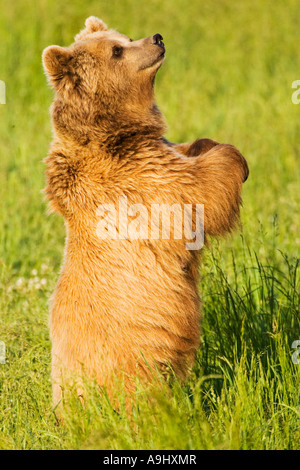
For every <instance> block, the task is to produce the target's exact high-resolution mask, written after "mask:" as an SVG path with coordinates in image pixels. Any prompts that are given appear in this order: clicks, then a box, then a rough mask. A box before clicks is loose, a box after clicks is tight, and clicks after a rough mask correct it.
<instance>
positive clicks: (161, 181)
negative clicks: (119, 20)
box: [43, 17, 248, 404]
mask: <svg viewBox="0 0 300 470" xmlns="http://www.w3.org/2000/svg"><path fill="white" fill-rule="evenodd" d="M121 48H122V49H121ZM162 52H163V44H162V43H160V44H157V43H155V40H154V39H153V37H150V38H146V39H142V40H139V41H133V42H132V41H130V40H129V39H128V38H127V37H126V36H124V35H121V34H119V33H117V32H115V31H112V30H108V29H107V27H106V25H105V24H104V23H103V22H102V21H101V20H98V19H97V18H94V17H91V18H89V19H88V20H87V21H86V28H85V29H84V30H83V31H82V32H81V33H80V34H79V35H77V36H76V38H75V43H74V44H73V45H71V46H70V47H68V48H62V47H59V46H50V47H48V48H47V49H45V51H44V53H43V64H44V68H45V71H46V74H47V77H48V79H49V82H50V84H51V85H52V86H53V87H54V89H55V91H56V96H55V101H54V104H53V105H52V123H53V128H54V139H53V142H52V145H51V148H50V152H49V156H48V157H47V159H46V164H47V188H46V189H45V192H46V194H47V198H48V200H49V201H50V206H51V209H52V210H53V211H57V212H59V213H60V214H61V215H62V216H63V217H64V219H65V222H66V229H67V239H66V248H65V259H64V263H63V267H62V270H61V273H60V277H59V281H58V284H57V287H56V290H55V293H54V295H53V297H52V302H51V319H50V331H51V340H52V380H53V400H54V404H56V403H58V402H59V400H61V397H62V393H61V390H62V387H63V382H64V380H66V381H67V380H68V376H69V375H72V374H75V375H76V374H77V375H79V376H80V374H81V372H82V370H83V371H84V372H85V373H87V374H88V376H93V377H95V378H96V379H97V381H98V382H99V383H100V384H101V385H107V386H108V387H109V386H110V384H111V379H112V377H113V375H114V374H120V373H121V372H124V373H125V374H126V375H128V377H129V376H130V377H131V376H133V377H136V376H139V377H149V375H150V371H149V369H148V366H147V365H146V363H147V364H148V365H149V366H150V367H157V368H158V369H159V370H161V371H164V370H165V369H166V368H168V366H171V368H172V369H173V371H174V372H175V374H177V375H178V376H179V377H182V378H184V377H185V376H186V374H187V373H188V371H189V370H190V368H191V367H192V365H193V363H194V358H195V353H196V351H197V348H198V346H199V338H200V305H199V297H198V294H197V282H198V264H199V253H198V252H195V251H188V250H186V247H185V240H184V239H183V240H175V239H171V240H162V239H159V240H142V239H141V240H129V239H124V240H100V239H99V238H98V237H97V235H96V227H97V222H98V220H99V218H98V217H97V215H96V210H97V207H98V206H99V205H100V204H103V203H114V204H116V205H117V204H118V197H119V196H120V195H122V194H123V195H126V196H127V198H128V204H133V203H143V204H144V205H145V206H146V207H147V208H150V205H151V204H153V203H158V204H161V203H166V204H173V203H180V204H184V203H186V204H204V206H205V233H206V235H211V236H219V235H224V234H225V233H226V232H229V231H231V230H232V229H233V228H234V227H235V225H236V223H237V222H238V220H239V206H240V204H241V197H240V194H241V187H242V183H243V182H244V181H245V179H246V178H247V176H248V168H247V163H246V161H245V159H244V157H243V156H242V155H241V154H240V153H239V151H238V150H237V149H236V148H235V147H233V146H231V145H226V144H218V143H217V142H215V141H212V140H210V139H199V140H196V141H195V142H194V143H193V144H191V145H190V144H179V145H176V144H172V143H170V142H168V141H167V140H166V139H164V138H163V133H164V131H165V124H164V121H163V118H162V116H161V113H160V111H159V110H158V108H157V106H156V105H155V101H154V93H153V83H154V77H155V74H156V72H157V70H158V68H159V66H160V65H161V63H162V61H163V56H162V55H161V54H162ZM63 370H64V371H65V373H66V374H67V375H65V376H63V372H62V371H63Z"/></svg>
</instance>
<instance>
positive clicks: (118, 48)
mask: <svg viewBox="0 0 300 470" xmlns="http://www.w3.org/2000/svg"><path fill="white" fill-rule="evenodd" d="M112 51H113V56H114V57H121V55H122V54H123V47H121V46H114V47H113V49H112Z"/></svg>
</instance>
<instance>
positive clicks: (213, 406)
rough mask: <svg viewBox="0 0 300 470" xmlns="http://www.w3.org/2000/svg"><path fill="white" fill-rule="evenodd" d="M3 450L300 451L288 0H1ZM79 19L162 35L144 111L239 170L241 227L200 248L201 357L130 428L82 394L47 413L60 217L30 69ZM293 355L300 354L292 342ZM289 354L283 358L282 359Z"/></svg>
mask: <svg viewBox="0 0 300 470" xmlns="http://www.w3.org/2000/svg"><path fill="white" fill-rule="evenodd" d="M0 7H1V16H0V42H1V48H0V80H3V81H4V82H5V83H6V104H5V105H0V142H1V146H0V153H1V154H0V199H1V205H0V240H1V241H0V340H1V341H3V342H4V343H5V345H6V363H5V364H0V448H1V449H299V448H300V354H299V364H297V363H296V362H297V361H295V360H294V361H293V360H292V358H293V357H294V359H295V358H296V359H297V358H298V355H297V351H295V349H293V348H292V344H293V342H294V341H296V340H300V295H299V294H300V292H299V291H300V290H299V248H300V234H299V227H300V215H299V204H300V172H299V165H300V144H299V136H300V105H296V104H293V103H292V100H291V96H292V93H293V91H295V90H292V88H291V86H292V82H293V81H294V80H297V79H300V57H299V43H300V29H299V25H298V17H299V4H298V1H297V0H285V1H283V0H278V1H276V2H274V1H273V0H264V1H263V2H261V1H260V0H244V1H243V2H238V1H232V0H216V1H213V0H208V1H205V2H204V1H201V0H190V1H188V2H186V1H184V0H173V1H171V0H166V1H164V2H162V1H161V0H149V1H147V2H141V1H136V0H122V2H121V1H118V0H107V1H105V0H97V1H96V0H90V1H88V2H87V1H82V0H80V1H79V0H73V1H72V2H71V1H66V2H62V3H61V2H57V1H54V0H40V1H34V0H33V1H31V2H25V0H15V1H8V0H7V1H6V0H0ZM89 15H96V16H99V17H101V18H103V19H104V21H105V22H106V23H108V24H109V26H111V27H113V28H115V29H117V30H119V31H121V32H124V33H125V34H127V35H128V36H130V37H133V38H135V39H137V38H139V37H146V36H149V35H151V34H154V33H157V32H159V33H161V34H162V35H163V37H164V42H165V44H166V47H167V59H166V61H165V63H164V65H163V67H162V69H161V70H160V71H159V73H158V76H157V80H156V97H157V103H158V105H159V107H160V108H161V110H162V111H163V113H164V114H165V117H166V119H167V122H168V125H169V131H168V134H167V138H169V139H170V140H173V141H176V142H180V141H181V142H183V141H188V140H193V139H195V138H196V137H210V138H212V139H215V140H218V141H220V142H228V143H232V144H234V145H236V146H237V147H238V148H239V149H240V151H241V152H242V153H243V154H244V155H245V157H246V158H247V160H248V162H249V167H250V177H249V180H248V181H247V183H246V184H245V185H244V190H243V200H244V207H243V210H242V222H243V231H242V233H236V234H235V235H234V236H233V237H232V238H228V239H226V240H222V241H214V242H213V243H212V245H211V247H210V249H209V250H206V251H205V255H204V262H203V267H202V278H201V283H200V286H199V288H200V290H201V296H202V299H203V303H204V306H203V336H202V347H201V350H200V351H199V354H198V359H197V364H196V366H195V368H194V371H193V374H192V376H191V378H190V379H189V381H188V383H187V384H185V385H184V386H183V385H180V384H179V383H177V382H176V381H175V382H174V384H173V385H172V389H171V392H170V393H169V392H167V391H166V390H164V387H163V390H162V391H157V393H156V394H154V396H153V400H152V401H151V402H150V403H149V401H147V399H146V397H145V395H144V394H143V391H142V390H141V391H140V394H139V396H138V400H137V406H136V410H135V412H134V422H135V425H134V426H132V425H130V422H129V421H128V419H127V418H126V416H125V414H124V413H121V414H119V415H118V414H116V413H114V412H113V410H112V408H111V406H110V404H109V402H108V401H107V400H105V399H103V398H100V397H99V395H98V394H97V390H96V388H95V387H92V390H91V393H90V400H89V406H88V407H87V409H86V410H82V409H81V408H80V406H79V404H78V403H77V401H76V400H75V399H74V403H73V404H72V408H71V412H70V413H68V415H67V417H66V420H65V424H64V426H60V427H58V426H56V424H55V419H54V415H53V412H52V409H51V383H50V341H49V333H48V299H49V296H50V295H51V292H52V291H53V289H54V286H55V283H56V280H57V277H58V272H59V268H60V263H61V259H62V254H63V246H64V224H63V220H62V219H61V218H60V217H59V216H56V215H51V216H49V215H47V213H46V204H45V202H44V200H43V196H42V194H41V190H42V189H43V187H44V170H45V168H44V164H43V162H42V160H43V158H44V157H45V156H46V154H47V151H48V146H49V142H50V140H51V127H50V120H49V105H50V103H51V100H52V92H51V90H50V89H49V88H48V86H47V83H46V79H45V76H44V74H43V70H42V65H41V53H42V50H43V49H44V48H45V47H46V46H48V45H50V44H59V45H69V44H70V43H71V42H72V41H73V37H74V35H75V34H76V33H77V32H78V31H79V30H80V29H81V28H82V27H83V24H84V20H85V18H86V17H88V16H89ZM298 348H299V347H298ZM293 353H294V356H292V354H293Z"/></svg>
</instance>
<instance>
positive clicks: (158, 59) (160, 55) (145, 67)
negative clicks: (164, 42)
mask: <svg viewBox="0 0 300 470" xmlns="http://www.w3.org/2000/svg"><path fill="white" fill-rule="evenodd" d="M160 47H161V46H160ZM165 52H166V49H165V47H164V48H163V51H162V52H161V54H159V56H158V57H157V58H156V59H155V60H154V61H153V62H151V63H149V64H147V65H144V66H143V67H141V68H140V69H139V70H146V69H149V68H151V67H154V66H155V65H156V64H159V62H161V63H162V62H163V60H164V58H165Z"/></svg>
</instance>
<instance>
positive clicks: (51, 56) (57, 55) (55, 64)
mask: <svg viewBox="0 0 300 470" xmlns="http://www.w3.org/2000/svg"><path fill="white" fill-rule="evenodd" d="M71 58H72V55H71V52H70V51H69V50H68V49H66V48H64V47H60V46H49V47H47V48H46V49H45V50H44V52H43V55H42V59H43V66H44V69H45V72H46V75H47V77H48V79H49V82H50V84H51V85H52V86H53V87H55V88H57V87H58V85H59V84H60V83H61V81H62V80H63V79H64V78H65V77H67V76H70V75H71V73H72V72H71V66H70V60H71Z"/></svg>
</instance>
